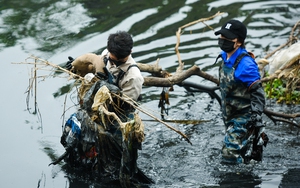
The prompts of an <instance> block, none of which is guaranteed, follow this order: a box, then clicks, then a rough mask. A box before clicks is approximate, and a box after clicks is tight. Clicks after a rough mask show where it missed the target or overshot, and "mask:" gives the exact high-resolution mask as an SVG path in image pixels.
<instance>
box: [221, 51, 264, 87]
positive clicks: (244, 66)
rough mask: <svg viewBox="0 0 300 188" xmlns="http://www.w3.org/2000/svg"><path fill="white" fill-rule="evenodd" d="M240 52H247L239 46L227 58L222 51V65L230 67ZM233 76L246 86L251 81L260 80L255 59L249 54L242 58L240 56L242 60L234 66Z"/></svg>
mask: <svg viewBox="0 0 300 188" xmlns="http://www.w3.org/2000/svg"><path fill="white" fill-rule="evenodd" d="M241 53H248V52H247V50H246V49H245V48H242V47H240V48H238V49H237V50H236V51H235V52H234V54H232V56H231V57H230V58H229V59H227V54H226V52H224V51H222V52H221V57H222V59H223V61H224V65H225V66H227V67H230V68H231V67H232V66H233V65H234V63H235V60H236V58H237V57H238V56H239V55H240V54H241ZM234 78H235V79H236V80H237V81H241V82H243V83H245V84H246V85H247V87H249V86H250V85H251V84H252V83H253V82H255V81H257V80H260V74H259V69H258V65H257V63H256V62H255V60H254V59H253V58H252V57H250V56H244V58H242V60H241V61H240V63H239V64H238V66H237V67H236V70H235V72H234Z"/></svg>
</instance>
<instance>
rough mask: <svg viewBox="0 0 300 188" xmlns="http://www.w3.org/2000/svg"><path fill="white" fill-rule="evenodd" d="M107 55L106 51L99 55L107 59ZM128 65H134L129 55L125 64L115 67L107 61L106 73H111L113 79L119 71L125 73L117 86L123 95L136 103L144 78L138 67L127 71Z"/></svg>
mask: <svg viewBox="0 0 300 188" xmlns="http://www.w3.org/2000/svg"><path fill="white" fill-rule="evenodd" d="M108 53H109V52H108V51H107V50H104V51H103V52H102V54H101V55H102V56H103V55H104V56H107V57H108V55H109V54H108ZM130 65H136V62H135V60H134V59H133V58H132V56H131V55H130V56H129V57H128V60H127V61H126V62H125V64H122V65H120V66H118V67H116V66H115V65H114V64H112V63H111V62H109V61H108V62H107V65H106V67H107V69H108V71H109V72H111V73H112V74H113V75H114V76H115V77H117V76H118V74H119V72H120V70H122V71H124V72H125V75H124V76H123V78H121V79H120V81H119V83H118V86H119V88H120V89H121V90H122V93H123V94H125V95H126V96H128V97H130V98H131V99H133V100H135V101H136V100H137V99H138V97H139V95H140V94H141V92H142V86H143V83H144V78H143V76H142V74H141V71H140V69H139V68H138V67H136V66H133V67H131V68H130V69H129V70H128V67H129V66H130Z"/></svg>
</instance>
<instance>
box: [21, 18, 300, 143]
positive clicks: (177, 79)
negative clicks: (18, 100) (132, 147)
mask: <svg viewBox="0 0 300 188" xmlns="http://www.w3.org/2000/svg"><path fill="white" fill-rule="evenodd" d="M222 14H223V13H220V12H218V13H216V14H215V15H213V16H211V17H208V18H201V19H199V20H196V21H194V22H191V23H188V24H185V25H183V26H181V27H179V28H178V30H177V32H176V37H177V43H176V46H175V52H176V55H177V57H178V67H177V69H176V72H175V73H174V74H171V73H168V72H167V71H165V70H162V68H161V67H160V66H159V59H157V61H156V62H155V63H154V64H143V63H137V64H138V66H139V68H140V70H141V71H142V72H147V73H150V74H151V76H147V77H144V80H145V81H144V86H155V87H162V88H164V87H172V86H174V85H178V86H181V87H184V88H185V89H186V90H187V91H190V92H206V93H208V94H209V95H210V96H211V98H213V99H216V100H217V101H218V102H219V103H220V102H221V99H220V97H219V95H218V94H217V93H216V92H215V91H216V90H218V85H219V80H218V78H215V77H214V76H212V75H210V74H208V73H206V72H205V71H202V70H201V68H200V67H198V66H196V65H194V66H192V67H190V68H189V69H187V70H184V63H183V62H182V60H181V57H180V52H179V49H178V48H179V45H180V35H181V33H182V29H184V28H187V27H189V26H191V25H194V24H197V23H199V22H202V23H203V24H205V25H206V26H207V27H209V28H210V29H213V28H211V27H210V26H209V25H207V24H206V23H205V21H207V20H210V19H213V18H215V17H217V16H220V15H222ZM299 24H300V21H299V22H297V23H296V24H295V26H294V27H293V29H292V32H291V35H290V37H289V40H288V41H287V42H286V43H285V44H283V45H281V46H279V47H278V48H277V49H275V50H274V51H273V52H271V53H269V54H267V55H266V56H265V58H263V59H262V60H261V61H260V62H263V66H262V67H264V66H265V65H266V64H267V63H265V62H267V60H266V59H267V58H269V57H271V56H272V55H274V54H275V53H276V52H277V51H279V50H281V49H283V48H284V47H286V46H289V45H291V44H292V43H294V42H295V41H297V40H298V38H297V37H296V36H297V35H299V32H298V33H296V29H297V28H298V27H299ZM295 33H296V34H295ZM29 59H34V60H35V62H34V63H28V62H26V64H34V65H35V66H36V65H37V64H39V63H41V62H42V63H41V64H42V65H43V66H45V65H46V66H51V67H54V68H55V69H56V70H55V71H57V70H59V71H61V72H66V73H68V74H69V75H71V76H72V77H76V78H78V80H79V81H84V78H82V77H80V76H78V75H75V74H74V73H72V72H70V71H67V70H66V69H64V68H62V67H60V66H58V65H55V64H52V63H50V62H48V61H45V60H42V59H40V58H38V57H35V56H31V57H29ZM36 70H37V68H36V67H35V71H36ZM193 75H195V76H199V77H202V78H204V79H205V80H208V81H211V82H212V85H211V86H204V85H201V84H195V83H191V82H188V81H186V79H187V78H189V77H191V76H193ZM275 78H276V75H275V76H274V75H270V76H269V77H266V78H263V79H262V82H266V81H269V80H272V79H275ZM32 83H33V82H32ZM32 87H33V84H30V86H29V89H30V88H31V89H32ZM264 113H265V114H266V115H267V116H268V117H269V118H270V119H271V120H272V121H273V122H274V123H276V122H286V123H289V124H291V125H293V126H296V127H299V125H298V124H297V123H295V122H294V121H293V120H294V119H295V118H297V117H300V114H299V113H296V114H283V113H278V112H273V111H271V110H268V109H265V110H264ZM150 117H151V116H150ZM155 121H158V120H157V119H156V118H155ZM160 121H161V120H159V122H160ZM175 122H176V120H175ZM163 124H165V125H166V123H165V122H163ZM167 127H169V128H170V127H171V126H169V125H167ZM170 129H172V130H174V129H173V128H170ZM174 131H175V132H177V133H179V134H180V135H181V136H183V137H184V138H185V139H186V140H187V141H188V142H189V140H188V139H187V137H186V136H185V135H184V134H183V133H181V132H180V131H178V130H174Z"/></svg>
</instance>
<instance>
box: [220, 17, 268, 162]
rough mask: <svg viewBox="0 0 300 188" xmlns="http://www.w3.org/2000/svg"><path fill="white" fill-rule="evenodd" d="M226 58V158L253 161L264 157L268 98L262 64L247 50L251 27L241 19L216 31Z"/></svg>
mask: <svg viewBox="0 0 300 188" xmlns="http://www.w3.org/2000/svg"><path fill="white" fill-rule="evenodd" d="M215 35H220V37H219V39H218V40H219V42H218V44H219V47H220V48H221V50H222V52H221V53H220V56H219V57H221V58H222V60H223V62H222V64H221V66H220V71H219V79H220V91H221V97H222V104H221V106H222V116H223V120H224V123H225V127H226V134H225V138H224V144H223V148H222V159H223V161H224V162H230V163H249V162H250V160H251V159H253V160H256V161H261V160H262V152H263V145H264V146H266V144H267V142H268V137H267V136H266V134H265V133H264V124H263V122H262V118H261V115H262V113H263V110H264V106H265V97H264V90H263V88H262V84H261V82H260V74H259V69H258V66H257V64H256V62H255V60H254V57H253V55H252V54H251V53H248V52H247V50H246V49H245V38H246V35H247V29H246V27H245V25H244V24H243V23H242V22H240V21H238V20H229V21H228V22H226V23H225V24H224V25H223V26H222V28H221V29H220V30H219V31H217V32H215Z"/></svg>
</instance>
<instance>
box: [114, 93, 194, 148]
mask: <svg viewBox="0 0 300 188" xmlns="http://www.w3.org/2000/svg"><path fill="white" fill-rule="evenodd" d="M112 94H113V95H114V96H116V97H118V98H119V99H121V100H123V101H124V102H126V103H128V104H130V105H131V106H132V107H134V108H135V109H137V110H139V111H141V112H142V113H144V114H146V115H148V116H150V117H151V118H153V119H154V120H156V121H158V122H160V123H162V124H164V125H165V126H167V127H168V128H169V129H171V130H173V131H175V132H177V133H178V134H180V135H181V136H182V137H184V138H185V139H186V141H187V142H188V143H190V144H191V145H192V142H191V141H190V139H189V138H188V137H187V136H186V135H185V134H184V133H182V132H181V131H179V130H177V129H175V128H174V127H172V126H170V125H169V124H167V123H166V122H164V121H162V120H160V119H158V118H157V117H155V116H154V115H152V114H150V113H149V112H146V111H145V110H143V109H142V108H140V107H138V106H137V105H135V104H132V103H131V102H129V101H127V100H126V99H127V98H126V99H124V98H123V97H120V96H119V95H117V94H115V93H112Z"/></svg>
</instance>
